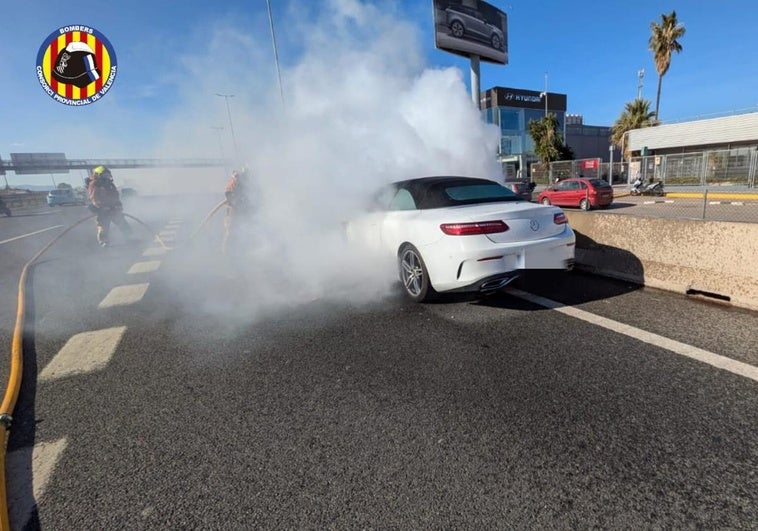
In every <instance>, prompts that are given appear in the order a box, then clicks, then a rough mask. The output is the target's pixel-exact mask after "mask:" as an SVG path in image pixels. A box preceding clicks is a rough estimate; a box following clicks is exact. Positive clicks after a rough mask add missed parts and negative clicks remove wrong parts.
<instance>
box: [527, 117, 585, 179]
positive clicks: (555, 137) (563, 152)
mask: <svg viewBox="0 0 758 531" xmlns="http://www.w3.org/2000/svg"><path fill="white" fill-rule="evenodd" d="M529 134H530V135H531V136H532V140H534V153H535V154H536V155H537V156H538V157H539V158H540V162H542V163H543V164H544V165H545V166H546V167H550V163H551V162H552V161H554V160H571V159H573V158H574V153H573V152H572V151H571V148H570V147H568V146H567V145H566V144H565V143H564V142H563V135H561V133H560V131H559V130H558V118H556V116H555V114H553V113H550V114H548V115H547V116H545V117H544V118H540V119H539V120H529Z"/></svg>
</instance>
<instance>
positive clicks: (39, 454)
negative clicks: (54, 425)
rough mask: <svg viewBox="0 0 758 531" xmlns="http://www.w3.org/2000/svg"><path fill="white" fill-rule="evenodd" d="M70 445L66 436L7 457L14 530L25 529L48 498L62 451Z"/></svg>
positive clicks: (9, 507)
mask: <svg viewBox="0 0 758 531" xmlns="http://www.w3.org/2000/svg"><path fill="white" fill-rule="evenodd" d="M66 446H68V440H67V439H66V438H65V437H64V438H63V439H58V440H57V441H53V442H40V443H37V444H35V445H34V447H33V448H32V447H31V446H28V447H26V448H20V449H18V450H14V451H13V452H9V453H8V455H7V456H6V473H5V477H6V478H7V481H8V485H7V487H8V488H7V493H8V518H9V519H10V525H11V529H25V527H26V524H27V522H28V521H29V518H30V517H31V515H32V511H33V510H34V508H35V507H36V506H37V505H38V504H39V502H40V499H41V498H42V497H43V496H44V495H45V491H46V490H47V485H48V483H50V478H51V477H52V475H53V472H55V467H56V466H57V465H58V461H60V458H61V456H62V455H63V451H64V450H65V449H66Z"/></svg>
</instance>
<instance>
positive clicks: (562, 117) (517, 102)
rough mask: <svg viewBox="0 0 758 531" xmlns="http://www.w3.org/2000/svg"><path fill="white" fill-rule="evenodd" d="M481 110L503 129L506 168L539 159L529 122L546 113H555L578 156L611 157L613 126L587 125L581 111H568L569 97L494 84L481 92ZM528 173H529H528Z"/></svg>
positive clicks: (501, 149)
mask: <svg viewBox="0 0 758 531" xmlns="http://www.w3.org/2000/svg"><path fill="white" fill-rule="evenodd" d="M481 103H482V113H483V115H484V119H485V121H486V122H487V123H491V124H494V125H496V126H498V127H499V128H500V145H499V149H498V157H499V159H500V161H501V162H502V163H503V164H504V166H505V167H506V170H507V169H508V168H509V167H510V168H511V169H513V170H515V171H516V172H518V170H519V169H523V168H528V167H529V166H531V164H532V163H534V162H538V161H539V158H538V157H537V155H536V154H535V153H534V141H533V140H532V137H531V135H530V134H529V122H530V121H531V120H539V119H541V118H543V117H544V116H545V115H546V114H547V113H552V114H555V116H556V118H557V119H558V127H559V130H560V131H561V134H562V135H563V138H564V140H565V142H566V144H567V145H568V146H569V147H570V148H571V150H572V151H573V152H574V158H575V159H590V158H592V159H601V160H602V161H603V162H607V161H608V159H609V146H610V135H611V128H610V127H604V126H593V125H584V123H583V118H582V116H581V115H578V114H567V113H566V105H567V97H566V95H565V94H559V93H554V92H548V93H547V95H546V93H545V92H537V91H535V90H525V89H517V88H511V87H493V88H491V89H489V90H486V91H484V92H483V93H482V96H481ZM507 171H508V170H507ZM525 175H526V174H525Z"/></svg>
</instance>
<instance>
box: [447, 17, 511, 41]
mask: <svg viewBox="0 0 758 531" xmlns="http://www.w3.org/2000/svg"><path fill="white" fill-rule="evenodd" d="M445 15H446V17H447V27H448V28H450V34H451V35H452V36H453V37H456V38H458V39H462V38H473V39H476V40H480V41H483V42H486V43H487V44H489V45H490V46H492V47H493V48H495V49H496V50H502V49H503V43H504V42H505V39H504V37H503V32H502V30H501V29H500V28H498V27H497V26H495V25H493V24H490V23H489V22H487V21H486V20H484V16H483V15H482V14H481V13H480V12H479V11H477V10H476V9H472V8H470V7H467V6H455V7H448V8H447V9H445Z"/></svg>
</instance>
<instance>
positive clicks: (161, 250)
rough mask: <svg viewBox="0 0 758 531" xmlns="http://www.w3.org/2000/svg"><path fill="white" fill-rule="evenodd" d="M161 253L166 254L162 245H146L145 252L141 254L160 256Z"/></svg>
mask: <svg viewBox="0 0 758 531" xmlns="http://www.w3.org/2000/svg"><path fill="white" fill-rule="evenodd" d="M162 254H166V249H164V248H163V247H148V248H147V249H145V252H144V253H142V256H160V255H162Z"/></svg>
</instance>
